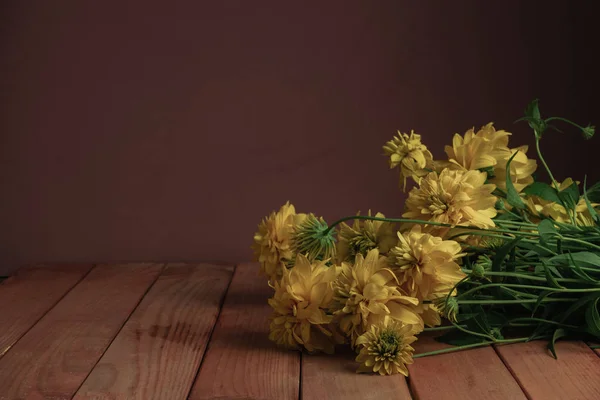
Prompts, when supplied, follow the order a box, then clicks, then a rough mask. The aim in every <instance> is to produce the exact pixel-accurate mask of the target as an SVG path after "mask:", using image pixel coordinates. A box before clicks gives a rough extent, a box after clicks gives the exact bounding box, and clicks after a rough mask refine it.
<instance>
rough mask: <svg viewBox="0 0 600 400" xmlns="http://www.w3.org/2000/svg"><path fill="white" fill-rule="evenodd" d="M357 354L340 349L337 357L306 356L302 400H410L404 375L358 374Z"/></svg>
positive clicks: (347, 348)
mask: <svg viewBox="0 0 600 400" xmlns="http://www.w3.org/2000/svg"><path fill="white" fill-rule="evenodd" d="M355 357H356V354H355V353H354V352H352V350H350V348H349V347H343V348H342V347H340V348H339V350H338V351H337V353H336V354H335V355H327V354H315V355H308V354H303V355H302V382H301V384H302V399H304V400H321V399H344V400H354V399H356V400H361V399H364V400H379V399H386V398H389V399H398V400H403V399H408V400H410V398H411V396H410V392H409V390H408V385H407V383H406V379H405V378H404V376H402V375H396V376H380V375H376V374H357V373H356V368H357V367H358V364H357V363H356V362H355V361H354V359H355Z"/></svg>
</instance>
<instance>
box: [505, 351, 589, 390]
mask: <svg viewBox="0 0 600 400" xmlns="http://www.w3.org/2000/svg"><path fill="white" fill-rule="evenodd" d="M546 345H547V341H534V342H529V343H519V344H512V345H506V346H498V347H497V348H496V350H497V352H498V354H499V355H500V356H501V357H502V359H503V360H504V363H505V364H506V365H507V366H508V368H509V369H510V370H511V372H512V373H513V375H514V376H516V378H517V380H518V381H519V384H520V385H521V387H522V388H523V390H524V391H525V393H527V395H528V397H529V398H531V399H534V400H536V399H543V400H551V399H600V357H598V356H597V355H596V354H594V351H593V350H592V349H590V348H589V347H588V346H587V345H586V344H585V343H583V342H571V341H564V342H557V343H556V354H557V356H558V360H555V359H554V358H552V356H551V355H550V353H549V351H548V350H547V348H546Z"/></svg>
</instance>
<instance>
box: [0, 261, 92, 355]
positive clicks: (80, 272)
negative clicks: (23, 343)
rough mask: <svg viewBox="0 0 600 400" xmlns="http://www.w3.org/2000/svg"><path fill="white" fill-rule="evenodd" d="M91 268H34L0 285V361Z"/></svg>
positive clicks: (55, 266)
mask: <svg viewBox="0 0 600 400" xmlns="http://www.w3.org/2000/svg"><path fill="white" fill-rule="evenodd" d="M91 268H92V265H91V264H85V265H36V266H30V267H25V268H21V269H20V270H18V271H17V272H16V273H15V274H14V275H13V276H11V277H10V278H8V279H7V280H5V281H3V282H2V283H0V358H1V357H2V356H3V355H4V354H5V353H6V352H7V351H8V350H9V349H10V348H11V346H12V345H14V344H15V343H16V341H17V340H19V338H21V336H23V335H24V334H25V333H26V332H27V331H28V330H29V329H30V328H31V327H32V326H33V325H35V323H36V322H37V321H38V320H39V319H40V318H41V317H43V316H44V314H45V313H46V312H47V311H48V310H50V309H51V308H52V307H54V305H55V304H56V303H57V302H58V301H59V300H60V299H61V298H62V297H63V296H64V295H65V294H66V293H67V292H68V291H69V290H70V289H71V288H72V287H73V286H75V285H76V284H77V282H79V281H80V280H81V278H83V276H85V274H86V273H88V271H89V270H90V269H91Z"/></svg>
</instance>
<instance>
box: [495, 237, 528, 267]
mask: <svg viewBox="0 0 600 400" xmlns="http://www.w3.org/2000/svg"><path fill="white" fill-rule="evenodd" d="M521 239H523V236H519V237H517V238H515V239H513V240H511V241H510V242H508V243H506V244H505V245H503V246H502V247H500V248H499V249H498V250H497V251H496V255H494V258H493V260H492V271H494V272H499V271H502V263H503V262H504V260H505V259H506V256H507V255H508V254H509V253H510V251H511V250H512V249H513V248H514V247H515V246H516V245H517V244H519V242H520V241H521Z"/></svg>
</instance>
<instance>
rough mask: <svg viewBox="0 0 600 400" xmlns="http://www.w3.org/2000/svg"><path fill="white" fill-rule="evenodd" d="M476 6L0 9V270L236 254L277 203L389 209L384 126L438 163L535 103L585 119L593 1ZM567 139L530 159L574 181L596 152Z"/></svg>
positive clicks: (524, 135) (523, 133)
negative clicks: (421, 146) (466, 134)
mask: <svg viewBox="0 0 600 400" xmlns="http://www.w3.org/2000/svg"><path fill="white" fill-rule="evenodd" d="M301 3H302V4H301ZM488 3H490V2H482V1H476V0H474V1H459V2H447V1H424V2H416V1H312V2H291V1H269V2H267V1H223V2H221V1H212V2H208V1H206V2H203V1H188V2H164V1H138V2H134V1H102V2H100V1H91V0H89V1H80V0H73V1H41V0H40V1H29V2H21V1H13V2H6V1H5V2H3V3H2V6H1V7H2V10H1V18H2V19H1V20H0V34H1V36H0V46H1V48H0V49H1V58H0V89H1V90H0V96H1V97H0V132H1V143H0V157H1V158H0V160H1V168H0V227H1V229H0V232H1V234H0V274H1V273H6V272H7V271H10V270H12V269H14V267H16V266H18V265H20V264H23V263H30V262H43V261H72V262H74V261H115V260H221V261H229V262H231V261H238V260H247V259H249V258H250V256H251V252H250V250H249V245H250V243H251V240H252V234H253V232H254V230H255V227H256V224H257V223H258V222H259V220H260V219H261V217H262V216H263V215H265V214H267V213H268V212H269V211H271V210H272V209H274V208H277V207H278V206H279V205H280V204H281V203H283V202H285V201H286V200H288V199H290V200H292V201H293V202H295V203H296V205H297V208H298V209H299V210H301V211H314V212H316V213H318V214H322V215H324V216H325V217H326V218H327V219H330V220H331V219H334V218H335V217H338V216H343V215H347V214H353V213H354V212H355V211H356V210H363V211H366V210H367V209H368V208H372V209H374V210H381V211H383V212H386V213H388V214H399V213H400V212H401V208H402V201H403V195H402V194H401V193H400V191H399V190H398V188H397V176H396V173H395V172H389V171H388V169H387V165H386V160H385V159H384V158H383V157H382V156H381V145H382V144H383V143H384V142H385V141H386V140H388V139H389V138H390V137H391V136H392V135H393V134H394V133H395V130H396V129H401V130H403V131H406V130H409V129H411V128H414V129H416V130H417V131H418V132H420V133H422V134H423V135H424V140H425V141H426V142H427V143H428V144H429V145H430V147H431V148H432V150H433V151H434V154H436V155H438V156H441V155H442V148H443V144H444V143H447V142H449V141H450V138H451V135H452V134H453V133H454V132H463V131H464V130H466V129H468V128H469V127H472V126H473V125H476V126H479V125H482V124H484V123H486V122H488V121H495V122H496V125H497V126H498V127H501V128H506V129H508V130H513V131H514V132H515V136H516V137H515V138H514V142H513V143H523V142H528V141H530V136H529V132H528V131H527V130H526V129H525V126H515V125H513V124H512V121H514V120H515V119H516V118H518V117H520V116H521V112H522V110H523V108H524V106H525V105H526V104H527V102H528V101H529V100H531V99H532V98H534V97H540V98H541V100H542V106H543V110H546V111H547V112H548V113H550V114H556V113H559V114H561V115H565V116H572V117H582V118H584V122H587V121H588V120H595V121H596V123H598V121H599V120H600V118H598V117H599V115H598V107H597V106H598V100H596V95H595V94H597V89H598V85H597V83H598V78H597V76H594V75H595V74H596V72H595V71H596V68H595V67H593V65H592V64H591V63H590V62H589V60H590V57H591V56H592V55H593V54H594V53H595V52H597V49H598V46H597V42H595V41H593V40H592V39H591V38H590V37H591V34H592V27H593V26H592V25H591V24H592V16H593V15H594V14H593V13H592V12H591V6H586V5H582V4H584V3H577V5H569V2H568V1H549V2H539V3H540V4H544V9H543V10H540V9H539V8H537V7H536V6H535V5H532V4H531V3H532V2H530V1H525V0H524V1H508V2H494V3H497V4H498V5H496V6H491V5H489V4H488ZM575 21H576V22H575ZM550 51H551V52H550ZM551 82H553V83H552V84H550V83H551ZM588 88H589V89H588ZM567 138H568V139H567V140H566V142H565V141H563V142H561V140H563V138H559V137H558V136H556V137H554V138H549V139H548V140H547V142H546V143H547V144H548V145H547V147H548V148H551V150H550V152H555V153H556V154H559V153H567V155H566V156H565V157H564V158H562V159H560V160H558V159H555V160H553V163H554V164H555V165H556V168H557V169H561V168H563V169H564V168H566V167H567V166H570V167H573V168H575V169H574V171H575V172H576V175H577V177H581V175H582V174H583V172H584V171H585V168H584V167H585V160H586V156H587V157H591V156H592V155H593V154H594V151H593V150H594V149H593V148H594V146H595V148H596V149H597V147H598V140H595V141H592V142H588V143H582V142H581V141H580V140H579V137H578V136H567ZM564 143H568V144H567V145H566V148H568V149H570V150H569V152H563V149H564V148H565V144H564ZM576 152H577V153H576ZM558 164H564V165H558ZM575 164H577V165H575ZM591 172H592V175H595V178H600V175H599V174H598V173H597V172H596V171H591ZM578 174H579V175H578ZM559 175H560V174H559Z"/></svg>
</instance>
